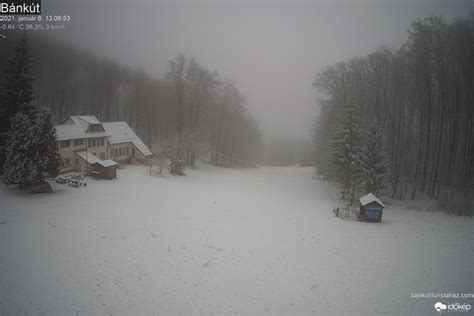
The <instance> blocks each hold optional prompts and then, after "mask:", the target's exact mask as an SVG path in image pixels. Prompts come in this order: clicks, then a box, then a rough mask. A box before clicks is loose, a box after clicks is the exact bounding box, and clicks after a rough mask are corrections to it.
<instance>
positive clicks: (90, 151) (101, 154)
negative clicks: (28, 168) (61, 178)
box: [56, 115, 152, 178]
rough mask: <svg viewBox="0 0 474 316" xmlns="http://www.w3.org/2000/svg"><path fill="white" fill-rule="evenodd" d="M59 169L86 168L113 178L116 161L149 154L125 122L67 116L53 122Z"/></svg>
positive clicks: (117, 162)
mask: <svg viewBox="0 0 474 316" xmlns="http://www.w3.org/2000/svg"><path fill="white" fill-rule="evenodd" d="M56 136H57V139H58V148H59V155H60V156H61V166H60V172H61V173H63V172H68V171H86V172H93V173H96V174H99V175H100V176H101V177H104V178H115V177H116V168H117V165H118V164H119V163H121V164H128V163H131V162H135V161H136V162H140V161H145V160H147V159H148V158H150V157H151V156H152V153H151V151H150V149H148V147H147V146H146V145H145V144H144V143H143V142H142V141H141V140H140V138H139V137H138V136H137V135H136V134H135V132H133V130H132V129H131V128H130V126H128V124H127V123H126V122H100V121H99V120H98V119H97V118H96V117H95V116H93V115H87V116H70V117H69V118H68V119H67V120H65V121H64V122H63V123H62V124H61V125H57V126H56Z"/></svg>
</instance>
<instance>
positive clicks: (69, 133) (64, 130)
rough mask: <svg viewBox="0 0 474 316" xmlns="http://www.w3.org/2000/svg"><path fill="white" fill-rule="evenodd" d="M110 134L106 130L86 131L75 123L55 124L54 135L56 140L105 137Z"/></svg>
mask: <svg viewBox="0 0 474 316" xmlns="http://www.w3.org/2000/svg"><path fill="white" fill-rule="evenodd" d="M106 136H110V135H108V134H107V133H106V132H94V133H86V132H84V131H83V130H82V128H80V127H79V126H77V125H72V124H71V125H56V137H57V139H58V140H68V139H78V138H92V137H106Z"/></svg>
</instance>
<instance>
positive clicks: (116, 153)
mask: <svg viewBox="0 0 474 316" xmlns="http://www.w3.org/2000/svg"><path fill="white" fill-rule="evenodd" d="M118 155H119V152H118V148H115V157H118Z"/></svg>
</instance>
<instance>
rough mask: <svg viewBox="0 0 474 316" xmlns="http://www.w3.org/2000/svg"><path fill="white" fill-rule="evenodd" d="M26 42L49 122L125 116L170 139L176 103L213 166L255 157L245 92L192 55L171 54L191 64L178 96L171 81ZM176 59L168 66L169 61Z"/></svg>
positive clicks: (51, 44)
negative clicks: (210, 155) (207, 144)
mask: <svg viewBox="0 0 474 316" xmlns="http://www.w3.org/2000/svg"><path fill="white" fill-rule="evenodd" d="M18 39H19V35H18V34H17V35H12V34H9V36H8V38H7V39H6V40H2V42H1V43H2V49H1V51H0V66H1V67H2V69H3V67H4V66H5V64H6V61H7V60H8V57H9V56H11V55H12V54H13V52H14V48H15V46H16V44H17V42H18ZM28 40H29V43H30V47H31V52H32V57H33V65H32V74H33V75H35V76H36V80H35V88H36V91H37V99H36V104H37V106H44V107H48V108H50V109H51V111H52V114H53V117H54V120H55V121H56V123H60V122H62V121H64V120H65V119H66V118H67V117H68V116H69V115H95V116H97V118H98V119H99V120H101V121H115V120H121V121H126V122H127V123H128V124H129V125H130V126H131V127H132V128H133V129H134V130H135V131H136V132H137V133H138V134H139V135H140V136H141V137H142V139H143V140H144V141H145V143H147V144H148V145H151V143H152V141H153V140H156V139H163V138H170V137H171V138H174V137H175V135H176V133H177V131H178V129H177V126H178V125H180V124H178V119H177V117H178V116H179V115H178V108H180V111H181V112H182V115H181V118H182V120H181V125H180V126H182V127H183V129H184V131H185V134H186V137H188V138H189V139H190V141H191V142H192V143H196V142H201V141H204V142H206V141H207V142H211V143H212V148H213V151H215V152H216V153H215V155H217V154H219V155H220V156H218V157H221V158H222V157H226V158H225V159H224V158H222V159H220V158H219V159H218V158H215V157H214V156H213V157H214V158H213V161H214V162H215V163H216V164H220V165H226V166H231V165H234V164H236V162H237V163H238V164H239V165H240V164H242V162H243V161H244V162H246V164H250V165H252V164H254V163H255V161H256V159H257V157H258V148H259V147H260V134H259V130H258V126H257V124H256V122H255V120H254V119H253V118H252V117H251V115H249V113H248V112H247V111H246V110H245V108H244V104H245V98H244V97H243V96H242V95H241V94H240V92H239V91H238V90H237V88H236V87H235V86H233V84H232V83H231V82H230V81H228V80H227V81H226V80H222V79H220V78H219V77H218V73H217V72H210V71H208V70H207V69H206V68H205V67H202V66H201V65H199V64H198V63H197V62H196V61H194V59H192V58H190V59H186V58H185V57H184V56H181V57H178V58H177V60H176V61H179V60H181V61H183V60H184V61H185V62H187V63H190V65H192V67H194V68H192V69H194V71H190V70H191V68H190V69H187V70H186V71H190V73H191V72H192V76H191V78H190V80H189V82H188V85H187V86H186V88H183V90H182V91H181V93H182V94H181V99H180V101H178V100H177V99H178V97H177V87H176V85H175V84H174V83H173V80H170V81H168V80H164V79H163V80H158V79H153V78H151V77H150V76H148V75H147V74H146V73H144V72H142V71H137V70H132V69H130V68H129V67H125V66H122V65H119V64H118V63H115V62H113V61H111V60H108V59H105V58H99V57H97V56H94V55H92V54H90V53H88V52H84V51H81V50H78V49H76V48H73V47H71V46H70V45H67V44H65V43H63V42H60V41H58V40H55V39H51V38H48V37H45V36H40V35H38V34H28ZM180 58H181V59H180ZM183 58H184V59H183ZM176 61H171V62H170V65H173V63H174V65H176ZM170 65H169V66H170ZM178 70H179V68H174V71H178ZM179 102H181V103H180V105H179V106H178V104H179ZM216 157H217V156H216ZM224 160H225V161H224Z"/></svg>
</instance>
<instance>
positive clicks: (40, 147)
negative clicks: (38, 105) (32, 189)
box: [3, 110, 60, 188]
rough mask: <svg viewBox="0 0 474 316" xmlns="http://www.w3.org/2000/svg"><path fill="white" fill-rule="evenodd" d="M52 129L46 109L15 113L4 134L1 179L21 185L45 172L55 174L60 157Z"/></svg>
mask: <svg viewBox="0 0 474 316" xmlns="http://www.w3.org/2000/svg"><path fill="white" fill-rule="evenodd" d="M55 133H56V132H55V128H54V125H53V121H52V119H51V114H50V113H49V111H48V110H35V111H30V112H28V113H22V112H19V113H17V114H16V115H15V116H14V117H13V118H12V119H11V128H10V130H9V131H8V133H7V138H6V141H7V142H6V150H5V152H6V159H5V163H4V166H3V171H4V174H5V177H4V181H5V183H7V184H20V188H25V187H26V186H27V185H29V184H36V183H41V182H43V181H44V175H45V174H46V173H47V174H49V175H51V176H56V175H57V174H58V173H59V159H60V158H59V153H58V150H57V143H56V134H55Z"/></svg>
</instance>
